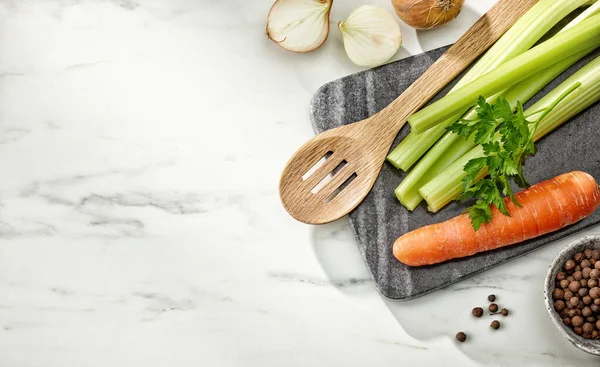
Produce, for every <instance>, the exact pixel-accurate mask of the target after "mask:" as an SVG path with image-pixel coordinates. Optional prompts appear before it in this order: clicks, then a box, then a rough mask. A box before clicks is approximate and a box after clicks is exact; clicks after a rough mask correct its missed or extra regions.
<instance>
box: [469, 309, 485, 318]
mask: <svg viewBox="0 0 600 367" xmlns="http://www.w3.org/2000/svg"><path fill="white" fill-rule="evenodd" d="M471 314H472V315H473V316H475V317H481V316H483V308H481V307H475V308H474V309H473V311H471Z"/></svg>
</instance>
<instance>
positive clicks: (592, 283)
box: [561, 279, 598, 289]
mask: <svg viewBox="0 0 600 367" xmlns="http://www.w3.org/2000/svg"><path fill="white" fill-rule="evenodd" d="M561 284H562V283H561ZM587 286H588V288H590V289H591V288H594V287H597V286H598V281H597V280H595V279H589V280H588V281H587Z"/></svg>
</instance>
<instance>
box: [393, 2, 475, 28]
mask: <svg viewBox="0 0 600 367" xmlns="http://www.w3.org/2000/svg"><path fill="white" fill-rule="evenodd" d="M392 4H393V5H394V9H396V13H397V14H398V16H399V17H400V19H402V20H403V21H404V23H406V24H408V25H409V26H411V27H413V28H417V29H431V28H435V27H437V26H440V25H442V24H445V23H448V22H449V21H451V20H452V19H454V18H456V17H457V16H458V14H459V13H460V11H461V10H462V7H463V4H464V0H392Z"/></svg>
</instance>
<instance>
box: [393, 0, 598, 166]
mask: <svg viewBox="0 0 600 367" xmlns="http://www.w3.org/2000/svg"><path fill="white" fill-rule="evenodd" d="M587 3H588V1H586V0H541V1H539V2H538V3H537V4H535V5H534V6H533V7H532V8H531V9H530V10H529V11H528V12H527V13H526V14H525V15H523V16H522V17H521V19H519V20H518V21H517V22H516V23H515V24H514V25H513V26H512V27H511V28H510V29H509V30H508V31H507V32H506V33H505V34H504V36H502V37H501V38H500V39H499V40H498V41H497V42H496V43H495V44H494V46H492V47H491V48H490V50H489V51H488V52H486V53H485V54H484V55H483V56H482V57H481V59H480V60H479V61H478V62H477V63H475V65H474V66H473V67H472V68H471V69H470V70H469V71H468V72H467V73H466V74H465V75H464V76H463V77H462V79H461V80H459V81H458V83H457V84H456V85H455V86H454V88H453V89H452V90H451V91H450V93H452V92H454V91H456V90H457V89H459V88H461V87H462V86H464V85H466V84H468V83H470V82H471V81H473V80H475V79H476V78H478V77H480V76H481V75H483V74H485V73H487V72H489V71H491V70H493V69H494V68H496V67H497V66H499V65H500V64H502V63H504V62H505V61H507V60H509V59H511V58H513V57H515V56H517V55H520V54H522V53H523V52H525V51H526V50H528V49H529V48H530V47H531V46H533V45H534V44H535V43H536V42H537V41H539V40H540V39H541V38H542V36H543V35H544V34H546V33H547V32H548V31H549V30H550V29H552V27H554V26H555V25H556V24H557V23H558V22H560V21H561V20H562V19H563V18H565V17H566V16H567V15H568V14H570V13H571V12H572V11H574V10H575V9H577V8H578V7H580V6H583V5H585V4H587ZM588 15H589V13H588ZM582 16H583V14H582ZM586 16H587V15H586ZM459 118H460V114H457V115H455V117H454V118H451V119H448V120H447V121H445V122H444V123H442V124H440V125H439V126H436V127H434V128H432V129H430V130H427V131H426V132H423V133H422V134H416V133H414V132H411V133H410V134H409V135H408V136H407V137H406V138H405V139H404V140H403V141H402V142H401V143H400V144H399V145H398V146H397V147H396V148H395V149H394V150H393V151H392V152H391V153H390V155H389V156H388V158H387V159H388V161H389V162H390V163H391V164H393V165H394V166H395V167H396V168H398V169H401V170H404V171H408V169H409V168H410V167H412V166H413V165H414V164H415V162H416V161H417V160H418V159H419V158H420V157H421V156H422V155H423V154H425V152H426V151H427V150H428V149H429V148H431V146H433V144H434V143H435V142H436V141H437V140H438V139H439V138H440V137H441V136H442V135H443V134H444V133H445V132H446V127H447V126H449V125H450V124H452V123H453V122H455V121H456V120H458V119H459Z"/></svg>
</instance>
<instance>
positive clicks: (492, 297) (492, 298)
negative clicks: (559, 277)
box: [488, 273, 564, 302]
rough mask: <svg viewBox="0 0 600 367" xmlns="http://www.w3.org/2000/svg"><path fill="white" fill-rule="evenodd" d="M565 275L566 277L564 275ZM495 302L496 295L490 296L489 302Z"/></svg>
mask: <svg viewBox="0 0 600 367" xmlns="http://www.w3.org/2000/svg"><path fill="white" fill-rule="evenodd" d="M563 275H564V273H563ZM495 300H496V295H495V294H490V295H489V296H488V301H490V302H494V301H495Z"/></svg>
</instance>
